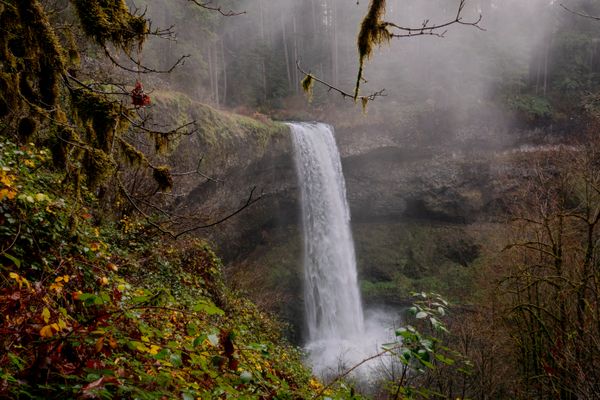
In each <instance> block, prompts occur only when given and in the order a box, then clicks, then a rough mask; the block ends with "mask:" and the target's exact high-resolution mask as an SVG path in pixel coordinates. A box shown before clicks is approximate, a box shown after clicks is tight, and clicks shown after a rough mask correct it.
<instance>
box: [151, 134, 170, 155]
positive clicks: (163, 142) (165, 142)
mask: <svg viewBox="0 0 600 400" xmlns="http://www.w3.org/2000/svg"><path fill="white" fill-rule="evenodd" d="M168 147H169V134H168V133H157V134H155V135H154V149H155V150H156V152H157V153H159V154H162V153H164V152H166V151H167V149H168Z"/></svg>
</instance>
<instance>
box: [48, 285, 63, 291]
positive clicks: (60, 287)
mask: <svg viewBox="0 0 600 400" xmlns="http://www.w3.org/2000/svg"><path fill="white" fill-rule="evenodd" d="M50 290H54V291H55V292H56V293H60V292H62V290H63V285H62V283H60V282H57V283H52V284H50Z"/></svg>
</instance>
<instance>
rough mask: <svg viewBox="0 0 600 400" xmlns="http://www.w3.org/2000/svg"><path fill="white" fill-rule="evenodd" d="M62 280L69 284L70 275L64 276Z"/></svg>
mask: <svg viewBox="0 0 600 400" xmlns="http://www.w3.org/2000/svg"><path fill="white" fill-rule="evenodd" d="M62 278H63V280H64V281H65V283H68V282H69V275H64V276H63V277H62Z"/></svg>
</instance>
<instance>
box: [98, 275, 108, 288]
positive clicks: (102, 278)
mask: <svg viewBox="0 0 600 400" xmlns="http://www.w3.org/2000/svg"><path fill="white" fill-rule="evenodd" d="M99 281H100V285H102V286H106V285H108V278H107V277H105V276H103V277H101V278H100V279H99Z"/></svg>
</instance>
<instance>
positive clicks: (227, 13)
mask: <svg viewBox="0 0 600 400" xmlns="http://www.w3.org/2000/svg"><path fill="white" fill-rule="evenodd" d="M188 1H191V2H192V3H194V4H195V5H197V6H198V7H201V8H204V9H206V10H210V11H216V12H218V13H219V14H221V15H222V16H224V17H234V16H236V15H242V14H246V11H239V12H236V11H232V10H228V11H225V10H223V7H221V6H217V5H213V2H212V1H207V2H201V1H198V0H188Z"/></svg>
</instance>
